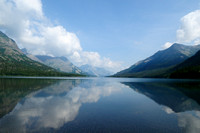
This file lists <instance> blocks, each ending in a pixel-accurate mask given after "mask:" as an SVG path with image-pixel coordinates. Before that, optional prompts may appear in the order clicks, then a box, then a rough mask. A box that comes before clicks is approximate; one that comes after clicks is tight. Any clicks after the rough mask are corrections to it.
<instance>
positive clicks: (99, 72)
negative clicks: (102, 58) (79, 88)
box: [79, 64, 112, 77]
mask: <svg viewBox="0 0 200 133" xmlns="http://www.w3.org/2000/svg"><path fill="white" fill-rule="evenodd" d="M79 68H80V69H81V70H82V71H84V72H86V73H88V74H89V75H91V76H97V77H104V76H109V75H111V74H112V73H111V72H109V71H108V70H105V69H104V68H100V67H93V66H91V65H88V64H86V65H82V66H81V67H79Z"/></svg>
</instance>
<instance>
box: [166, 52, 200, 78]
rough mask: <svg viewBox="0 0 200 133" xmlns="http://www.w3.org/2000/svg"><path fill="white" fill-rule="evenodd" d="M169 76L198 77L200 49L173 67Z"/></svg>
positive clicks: (199, 74)
mask: <svg viewBox="0 0 200 133" xmlns="http://www.w3.org/2000/svg"><path fill="white" fill-rule="evenodd" d="M170 77H171V78H200V51H198V52H197V53H196V54H195V55H194V56H192V57H190V58H188V59H187V60H185V61H184V62H183V63H181V64H179V65H178V66H176V67H175V68H174V72H172V74H171V75H170Z"/></svg>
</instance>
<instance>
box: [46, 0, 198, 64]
mask: <svg viewBox="0 0 200 133" xmlns="http://www.w3.org/2000/svg"><path fill="white" fill-rule="evenodd" d="M199 2H200V1H199V0H167V1H166V0H59V1H56V2H55V1H53V0H43V9H44V13H45V14H46V15H47V16H48V17H49V18H50V19H51V20H54V21H55V23H59V24H61V25H63V26H64V27H65V28H66V29H67V30H69V31H71V32H74V33H76V35H77V36H78V38H79V39H80V43H81V45H82V48H83V49H84V50H87V51H96V52H98V53H99V54H100V55H102V56H106V57H109V58H110V59H112V60H115V61H122V62H123V63H124V65H125V66H130V65H132V64H133V63H135V62H137V61H138V60H141V59H144V58H146V57H148V56H150V55H152V54H153V53H155V52H156V51H158V50H160V49H162V46H163V45H164V44H165V43H166V42H168V41H169V42H175V41H176V30H177V29H178V28H179V27H180V19H181V18H182V17H183V16H184V15H186V14H187V13H189V12H192V11H194V10H197V9H199V7H200V5H199Z"/></svg>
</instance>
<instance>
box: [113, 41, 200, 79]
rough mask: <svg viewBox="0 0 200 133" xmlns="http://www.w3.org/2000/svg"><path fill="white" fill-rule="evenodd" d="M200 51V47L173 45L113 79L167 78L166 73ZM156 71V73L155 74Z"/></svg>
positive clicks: (119, 73)
mask: <svg viewBox="0 0 200 133" xmlns="http://www.w3.org/2000/svg"><path fill="white" fill-rule="evenodd" d="M198 50H200V45H196V46H187V45H183V44H177V43H174V44H173V45H172V46H171V47H169V48H167V49H164V50H160V51H158V52H156V53H155V54H153V55H152V56H150V57H148V58H146V59H144V60H141V61H139V62H137V63H135V64H134V65H132V66H131V67H129V68H128V69H125V70H122V71H120V72H118V73H116V74H114V75H113V76H114V77H167V76H168V75H167V73H168V72H169V71H170V69H172V68H173V67H175V66H176V65H177V64H179V63H181V62H183V61H184V60H186V59H188V58H189V57H191V56H192V55H194V54H195V53H196V52H197V51H198ZM156 71H158V72H157V73H156Z"/></svg>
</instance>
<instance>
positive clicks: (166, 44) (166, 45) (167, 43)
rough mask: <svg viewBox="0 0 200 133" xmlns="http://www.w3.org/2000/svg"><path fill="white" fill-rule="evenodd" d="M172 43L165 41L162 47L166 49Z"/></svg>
mask: <svg viewBox="0 0 200 133" xmlns="http://www.w3.org/2000/svg"><path fill="white" fill-rule="evenodd" d="M172 44H173V43H171V42H166V43H165V44H164V46H163V49H167V48H169V47H171V46H172Z"/></svg>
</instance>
